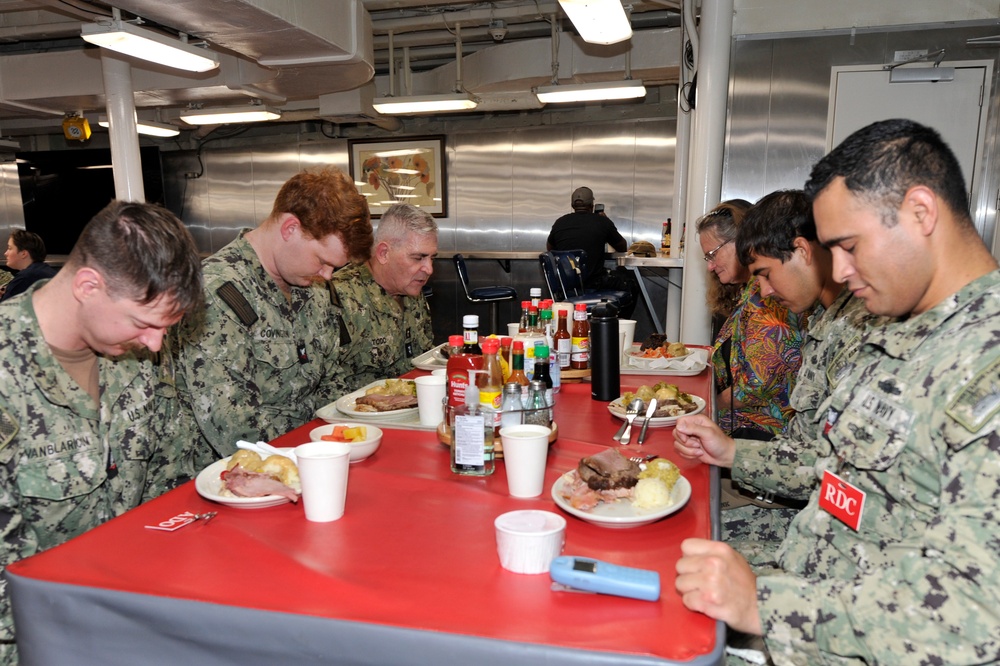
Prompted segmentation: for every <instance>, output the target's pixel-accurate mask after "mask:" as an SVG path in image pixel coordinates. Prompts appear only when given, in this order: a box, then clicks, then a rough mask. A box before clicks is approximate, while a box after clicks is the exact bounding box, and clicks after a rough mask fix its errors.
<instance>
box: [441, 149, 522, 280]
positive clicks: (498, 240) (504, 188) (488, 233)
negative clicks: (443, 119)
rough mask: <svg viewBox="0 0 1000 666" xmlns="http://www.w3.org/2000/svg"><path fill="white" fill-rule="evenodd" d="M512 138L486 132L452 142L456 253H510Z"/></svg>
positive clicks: (450, 177)
mask: <svg viewBox="0 0 1000 666" xmlns="http://www.w3.org/2000/svg"><path fill="white" fill-rule="evenodd" d="M513 137H514V134H513V133H512V132H484V133H479V134H462V135H459V136H456V137H455V138H454V140H453V141H452V142H451V143H452V146H453V148H454V150H449V153H450V154H451V160H450V161H449V164H448V169H449V171H448V200H449V216H450V217H451V218H452V220H453V228H454V237H453V239H454V243H455V245H454V247H455V248H457V249H459V250H462V249H473V248H475V249H478V250H494V251H509V250H510V249H511V230H512V221H511V211H512V206H511V201H512V200H513V197H514V193H513V191H512V189H511V184H512V173H513V166H512V163H511V153H512V150H513ZM449 226H451V225H449ZM495 284H499V283H495Z"/></svg>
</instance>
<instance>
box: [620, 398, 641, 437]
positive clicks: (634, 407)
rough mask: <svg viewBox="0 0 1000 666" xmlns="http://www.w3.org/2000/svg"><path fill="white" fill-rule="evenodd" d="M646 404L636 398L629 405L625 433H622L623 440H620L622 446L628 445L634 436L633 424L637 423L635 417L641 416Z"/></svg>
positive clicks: (626, 413)
mask: <svg viewBox="0 0 1000 666" xmlns="http://www.w3.org/2000/svg"><path fill="white" fill-rule="evenodd" d="M645 404H646V403H645V402H643V401H642V400H641V399H640V398H635V399H634V400H633V401H632V402H630V403H629V404H628V410H626V412H625V420H626V423H625V432H623V433H622V436H621V439H620V440H618V441H620V442H621V443H622V444H628V442H629V438H630V437H631V436H632V422H633V421H635V417H636V416H638V415H639V412H641V411H642V408H643V407H644V406H645Z"/></svg>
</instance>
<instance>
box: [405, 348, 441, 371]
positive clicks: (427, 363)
mask: <svg viewBox="0 0 1000 666" xmlns="http://www.w3.org/2000/svg"><path fill="white" fill-rule="evenodd" d="M447 346H448V343H447V342H442V343H441V344H439V345H438V346H437V347H434V348H433V349H429V350H427V351H425V352H424V353H423V354H420V355H419V356H416V357H414V358H413V359H411V360H410V362H411V363H412V364H413V367H415V368H419V369H421V370H427V371H428V372H430V371H431V370H437V369H438V368H446V367H448V359H446V358H445V357H444V354H442V353H441V350H442V349H444V348H445V347H447Z"/></svg>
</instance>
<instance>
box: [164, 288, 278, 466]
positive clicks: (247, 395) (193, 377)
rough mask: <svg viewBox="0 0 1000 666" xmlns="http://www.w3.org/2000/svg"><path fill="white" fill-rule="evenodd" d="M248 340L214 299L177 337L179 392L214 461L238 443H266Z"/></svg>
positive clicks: (212, 298) (263, 418)
mask: <svg viewBox="0 0 1000 666" xmlns="http://www.w3.org/2000/svg"><path fill="white" fill-rule="evenodd" d="M209 293H211V292H209ZM248 336H249V334H248V332H247V330H246V327H245V326H244V325H243V324H242V323H241V322H240V321H239V320H238V319H236V318H235V317H231V316H229V315H228V310H227V309H226V307H225V305H223V304H221V303H220V302H219V301H218V300H216V299H215V298H214V293H211V297H210V298H209V302H208V304H207V307H206V308H205V311H204V312H203V314H202V316H201V317H199V318H197V319H196V320H193V321H191V322H189V323H188V324H187V325H185V327H184V329H183V331H182V332H181V335H180V343H179V345H178V346H179V349H178V351H177V354H176V358H177V373H178V375H180V376H181V381H180V382H179V386H182V391H183V398H184V399H185V401H186V402H187V403H188V406H189V407H190V410H191V415H192V416H193V418H194V421H195V423H196V424H197V427H198V429H199V430H200V432H201V434H202V435H203V436H204V438H205V439H206V440H207V441H208V444H209V445H210V446H211V447H212V449H213V450H214V451H215V454H217V455H218V456H219V457H222V456H227V455H231V454H232V453H234V452H235V451H236V442H237V441H238V440H240V439H246V440H250V441H254V442H256V441H257V440H258V439H270V437H268V436H267V432H268V428H267V425H268V424H267V423H266V422H265V416H264V414H263V412H262V410H261V404H262V400H261V390H262V387H260V386H258V385H257V383H256V381H255V379H256V377H257V373H256V371H255V363H256V360H255V359H254V358H253V346H252V345H251V344H250V340H249V339H248ZM277 434H282V433H277ZM275 436H277V435H275Z"/></svg>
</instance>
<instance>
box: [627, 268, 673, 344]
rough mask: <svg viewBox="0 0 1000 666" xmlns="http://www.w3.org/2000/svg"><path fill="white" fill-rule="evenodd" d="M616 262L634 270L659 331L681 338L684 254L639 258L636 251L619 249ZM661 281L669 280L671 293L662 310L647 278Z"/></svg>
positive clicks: (668, 292)
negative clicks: (650, 293) (652, 296)
mask: <svg viewBox="0 0 1000 666" xmlns="http://www.w3.org/2000/svg"><path fill="white" fill-rule="evenodd" d="M612 256H613V257H614V260H615V263H617V264H618V265H619V266H624V267H625V268H627V269H629V270H630V271H632V272H633V273H635V278H636V280H637V281H638V282H639V290H640V291H641V292H642V299H643V301H644V302H645V304H646V309H647V310H648V311H649V316H650V318H651V319H652V320H653V326H655V327H656V332H657V333H666V335H667V339H668V340H671V341H678V340H680V313H681V281H682V278H683V268H684V260H683V259H682V258H680V257H667V256H663V255H659V254H658V255H657V256H655V257H637V256H635V255H633V254H628V253H619V252H616V253H615V254H614V255H612ZM647 279H649V280H658V281H661V282H663V283H665V287H666V292H667V296H666V299H665V300H664V303H663V311H662V312H659V311H658V310H657V308H656V307H655V306H654V305H653V300H652V299H651V298H650V296H649V287H648V285H647V283H646V280H647Z"/></svg>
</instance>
